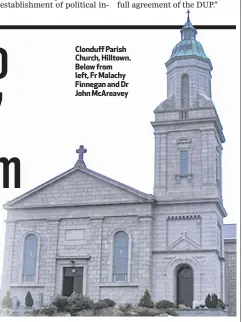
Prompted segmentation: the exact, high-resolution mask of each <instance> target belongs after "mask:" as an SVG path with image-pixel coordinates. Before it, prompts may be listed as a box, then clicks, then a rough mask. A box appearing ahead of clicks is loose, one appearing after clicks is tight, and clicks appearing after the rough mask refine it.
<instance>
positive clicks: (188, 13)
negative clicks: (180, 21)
mask: <svg viewBox="0 0 243 322" xmlns="http://www.w3.org/2000/svg"><path fill="white" fill-rule="evenodd" d="M186 13H187V21H190V16H189V15H190V13H191V11H190V10H189V9H188V10H187V12H186Z"/></svg>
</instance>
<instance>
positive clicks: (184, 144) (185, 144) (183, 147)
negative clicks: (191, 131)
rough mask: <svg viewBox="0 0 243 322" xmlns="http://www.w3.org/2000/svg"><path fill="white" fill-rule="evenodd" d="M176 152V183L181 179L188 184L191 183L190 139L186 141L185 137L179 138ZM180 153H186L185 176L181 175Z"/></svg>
mask: <svg viewBox="0 0 243 322" xmlns="http://www.w3.org/2000/svg"><path fill="white" fill-rule="evenodd" d="M176 143H177V152H176V158H177V173H176V174H175V177H176V182H177V183H180V182H181V178H187V179H188V182H192V148H191V144H192V141H191V139H188V138H186V137H181V138H179V139H178V140H177V142H176ZM181 151H188V173H187V174H181V158H180V155H181Z"/></svg>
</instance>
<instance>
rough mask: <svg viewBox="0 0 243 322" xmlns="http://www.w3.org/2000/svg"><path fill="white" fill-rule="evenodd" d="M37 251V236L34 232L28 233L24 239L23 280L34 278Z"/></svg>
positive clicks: (33, 279)
mask: <svg viewBox="0 0 243 322" xmlns="http://www.w3.org/2000/svg"><path fill="white" fill-rule="evenodd" d="M37 252H38V238H37V236H36V235H35V234H29V235H27V236H26V237H25V240H24V254H23V271H22V279H23V282H34V281H35V280H36V265H37Z"/></svg>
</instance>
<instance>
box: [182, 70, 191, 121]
mask: <svg viewBox="0 0 243 322" xmlns="http://www.w3.org/2000/svg"><path fill="white" fill-rule="evenodd" d="M181 108H183V109H186V108H189V76H188V75H187V74H183V75H182V77H181ZM181 117H182V118H186V117H187V112H186V111H185V112H183V111H182V112H181Z"/></svg>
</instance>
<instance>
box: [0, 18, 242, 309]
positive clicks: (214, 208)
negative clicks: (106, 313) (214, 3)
mask: <svg viewBox="0 0 243 322" xmlns="http://www.w3.org/2000/svg"><path fill="white" fill-rule="evenodd" d="M196 33H197V31H196V29H195V28H194V27H193V26H192V24H191V22H190V20H189V17H188V20H187V22H186V24H185V25H184V27H183V28H182V30H181V41H180V42H179V43H178V44H177V45H176V46H175V48H174V49H173V52H172V55H171V57H170V59H169V60H168V62H167V63H166V68H167V99H166V100H165V101H163V102H162V103H161V104H160V105H159V106H158V107H157V108H156V109H155V111H154V113H155V120H154V122H152V126H153V128H154V135H155V174H154V193H153V195H149V194H145V193H143V192H140V191H138V190H135V189H133V188H131V187H129V186H126V185H124V184H122V183H120V182H117V181H114V180H112V179H110V178H108V177H105V176H103V175H101V174H99V173H96V172H94V171H92V170H90V169H88V168H87V167H86V165H85V163H84V161H83V156H84V153H85V152H86V150H85V149H84V148H83V146H81V147H80V149H79V150H78V151H77V152H78V153H79V159H78V161H77V163H76V164H75V166H74V167H73V168H71V169H70V170H68V171H66V172H65V173H63V174H61V175H59V176H58V177H56V178H54V179H52V180H50V181H48V182H46V183H44V184H42V185H41V186H39V187H37V188H35V189H33V190H31V191H29V192H27V193H26V194H24V195H22V196H20V197H18V198H16V199H14V200H12V201H10V202H8V203H7V204H5V205H4V208H5V209H6V210H7V211H8V215H7V221H6V237H5V253H4V268H3V276H2V278H3V281H2V293H5V291H6V290H7V289H10V290H11V294H12V295H14V296H17V297H18V299H19V300H20V302H21V303H24V297H25V295H26V292H27V291H28V290H30V291H31V294H32V296H33V298H34V300H35V301H37V300H39V299H40V296H43V303H44V304H47V303H49V302H50V301H51V299H52V297H53V295H54V294H56V293H59V294H64V295H70V294H71V293H72V292H73V291H76V292H79V293H82V294H84V295H87V296H89V297H90V298H92V299H94V300H98V299H102V298H111V299H113V300H114V301H116V302H117V303H124V302H129V303H131V302H133V303H136V302H137V301H138V300H139V298H140V297H141V296H142V294H143V293H144V290H145V289H148V290H149V291H150V293H151V296H152V298H153V300H154V301H159V300H162V299H167V300H170V301H173V302H176V303H177V304H185V305H187V306H193V307H195V306H197V305H200V304H203V303H204V300H205V297H206V295H207V294H208V293H212V292H213V293H216V294H217V295H218V296H219V297H220V298H221V299H223V300H225V301H227V300H228V302H229V301H230V300H231V302H232V303H231V304H230V305H231V306H230V307H231V312H232V314H235V301H236V300H235V292H236V291H235V276H236V272H235V263H236V256H235V254H236V251H235V242H236V239H235V233H233V234H229V236H228V238H226V239H225V238H224V231H226V232H229V229H228V228H230V227H227V225H224V224H223V219H224V217H226V215H227V214H226V211H225V209H224V206H223V200H222V174H221V173H222V165H221V155H222V144H223V143H224V141H225V138H224V135H223V131H222V125H221V123H220V120H219V117H218V115H217V112H216V109H215V106H214V104H213V102H212V100H211V70H212V64H211V61H210V59H209V58H208V57H207V56H206V54H205V52H204V50H203V47H202V45H201V44H200V43H199V42H198V41H197V40H196ZM231 228H232V227H231ZM226 244H227V245H226ZM229 245H230V246H229ZM225 248H227V250H228V252H226V251H225ZM232 254H233V255H232Z"/></svg>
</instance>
